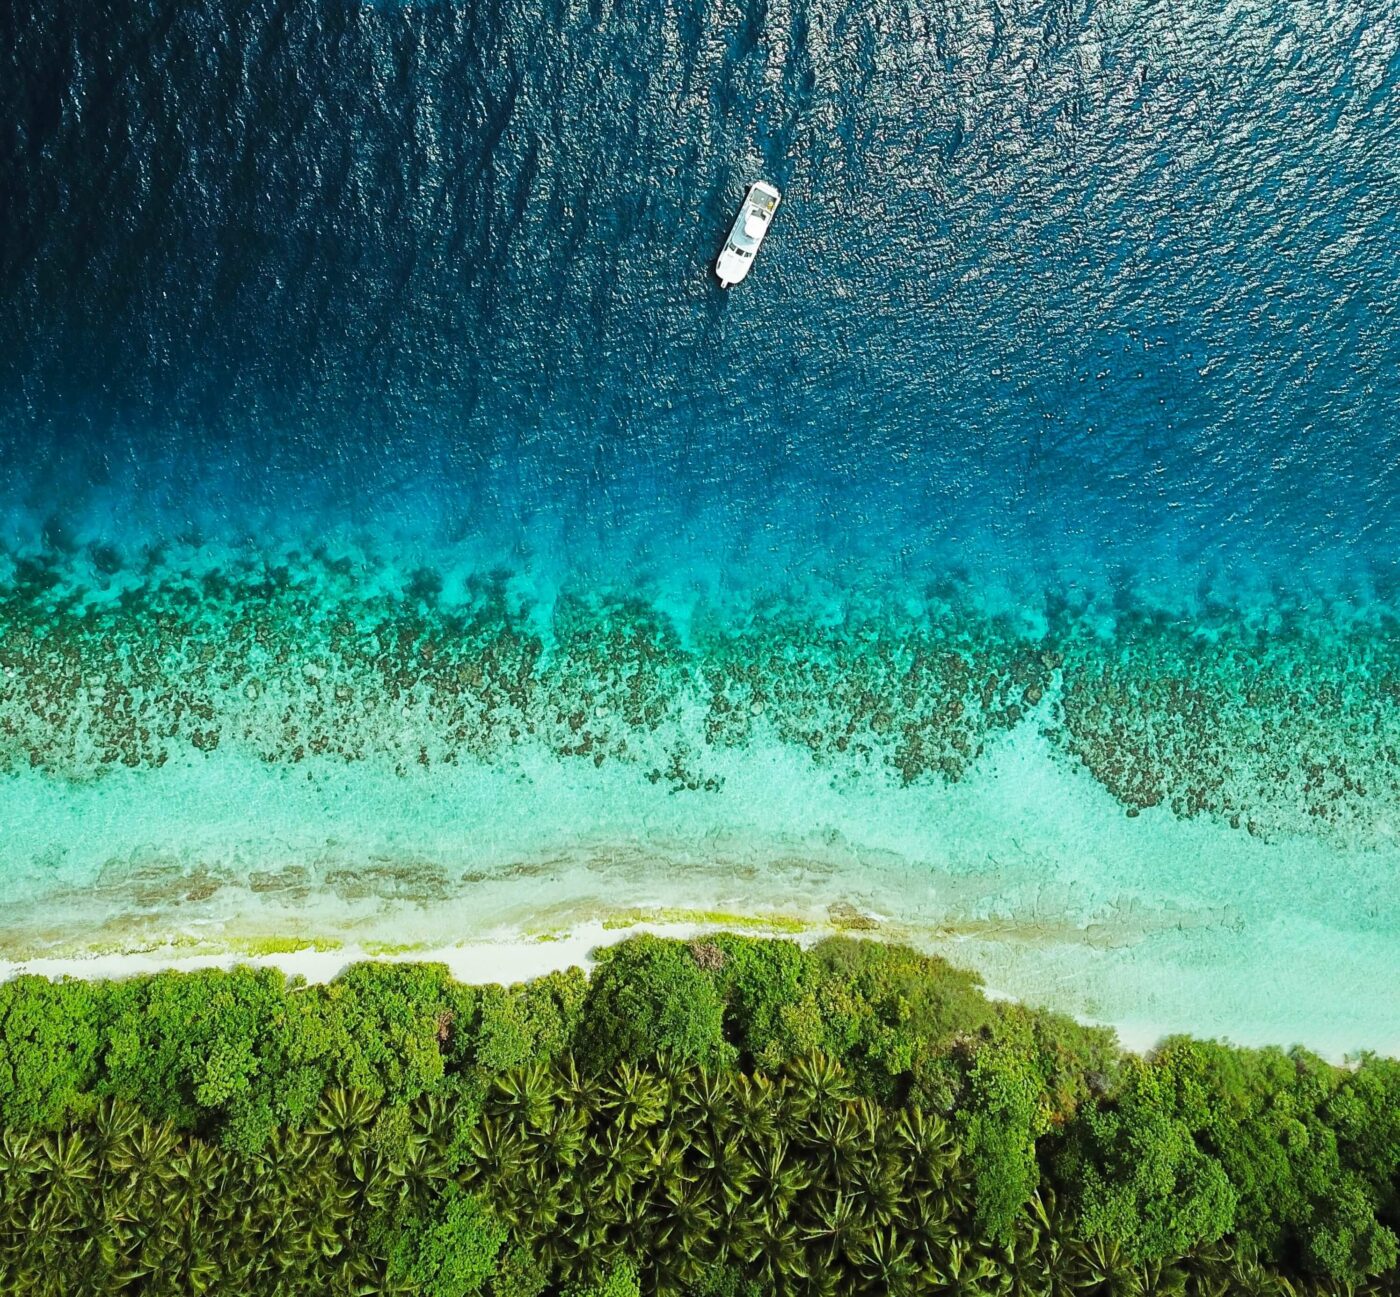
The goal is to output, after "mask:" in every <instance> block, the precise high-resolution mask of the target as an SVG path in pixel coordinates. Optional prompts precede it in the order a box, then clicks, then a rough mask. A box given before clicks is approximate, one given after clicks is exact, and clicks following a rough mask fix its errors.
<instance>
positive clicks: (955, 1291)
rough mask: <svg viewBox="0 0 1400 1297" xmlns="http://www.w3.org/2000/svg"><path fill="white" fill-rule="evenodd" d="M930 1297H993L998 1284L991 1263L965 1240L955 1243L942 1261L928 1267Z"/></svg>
mask: <svg viewBox="0 0 1400 1297" xmlns="http://www.w3.org/2000/svg"><path fill="white" fill-rule="evenodd" d="M922 1278H923V1282H924V1284H925V1291H926V1292H927V1293H928V1294H929V1297H991V1295H992V1294H993V1293H995V1291H996V1288H997V1286H998V1285H997V1284H996V1283H995V1278H996V1267H995V1266H994V1265H993V1264H992V1262H991V1260H990V1259H989V1258H988V1257H986V1256H985V1255H983V1254H982V1253H980V1252H977V1251H975V1250H974V1249H973V1247H972V1245H971V1244H969V1243H966V1242H963V1241H962V1240H961V1239H954V1240H953V1241H952V1242H951V1243H950V1244H949V1245H948V1247H947V1248H946V1249H945V1251H944V1253H943V1255H942V1257H940V1258H939V1260H938V1261H936V1262H933V1263H932V1264H930V1265H927V1266H925V1267H924V1272H923V1276H922Z"/></svg>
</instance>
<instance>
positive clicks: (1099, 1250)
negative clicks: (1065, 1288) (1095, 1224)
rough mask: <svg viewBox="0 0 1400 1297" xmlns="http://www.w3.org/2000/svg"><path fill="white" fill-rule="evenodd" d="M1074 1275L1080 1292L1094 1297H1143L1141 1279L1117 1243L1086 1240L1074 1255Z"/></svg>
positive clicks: (1097, 1237)
mask: <svg viewBox="0 0 1400 1297" xmlns="http://www.w3.org/2000/svg"><path fill="white" fill-rule="evenodd" d="M1073 1271H1074V1274H1075V1277H1076V1279H1077V1282H1078V1286H1079V1288H1080V1290H1081V1291H1082V1292H1084V1293H1086V1294H1091V1295H1092V1297H1141V1294H1142V1275H1141V1273H1140V1272H1139V1270H1138V1268H1137V1267H1136V1266H1135V1265H1134V1264H1133V1260H1132V1257H1131V1256H1129V1254H1128V1251H1127V1249H1126V1248H1124V1247H1123V1246H1122V1244H1120V1243H1119V1242H1117V1241H1116V1240H1115V1239H1106V1238H1103V1237H1101V1236H1098V1235H1096V1236H1094V1237H1093V1238H1090V1239H1088V1240H1086V1241H1085V1242H1084V1243H1083V1244H1082V1245H1081V1246H1079V1247H1078V1248H1076V1249H1075V1251H1074V1257H1073Z"/></svg>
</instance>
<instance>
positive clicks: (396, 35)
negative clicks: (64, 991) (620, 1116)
mask: <svg viewBox="0 0 1400 1297" xmlns="http://www.w3.org/2000/svg"><path fill="white" fill-rule="evenodd" d="M17 16H18V23H17V27H16V30H15V33H14V37H15V38H14V40H12V41H8V42H6V43H5V47H4V53H3V54H2V55H0V57H3V58H4V59H5V60H7V64H6V67H5V68H4V69H3V71H4V72H5V74H6V75H4V76H3V77H0V87H3V88H0V96H4V100H3V102H0V120H3V121H4V122H6V123H8V125H7V126H6V128H5V129H6V131H7V134H6V136H5V147H4V148H3V149H0V182H3V183H4V186H5V191H6V192H7V193H12V194H17V195H20V196H21V197H20V198H19V199H18V200H17V202H16V203H15V206H14V213H13V216H12V220H11V230H10V237H9V238H8V239H7V241H6V244H5V246H4V250H3V256H2V257H0V284H2V286H3V291H0V546H2V547H0V822H3V823H4V824H5V825H6V826H7V827H6V833H5V836H4V840H3V842H0V898H3V900H4V901H5V902H6V916H7V917H6V918H5V920H4V921H3V922H0V954H8V955H9V956H11V957H18V956H24V955H30V954H34V953H36V952H41V951H64V950H74V949H91V948H96V947H107V946H112V945H119V946H120V945H148V944H159V943H161V942H163V941H166V940H190V939H192V938H195V937H199V938H210V939H215V940H218V939H233V938H238V937H250V936H258V935H266V934H276V933H288V932H295V933H301V934H316V935H327V934H331V935H335V934H338V935H341V936H345V937H348V938H351V939H361V940H373V941H381V942H424V943H439V942H453V941H459V940H467V939H471V938H475V937H480V936H483V935H490V934H500V933H503V932H511V931H519V930H522V929H524V930H527V931H531V932H550V931H556V930H560V929H563V928H566V927H568V926H569V925H570V924H572V923H576V922H579V921H581V920H584V919H592V918H597V917H602V916H606V915H607V914H609V913H616V912H619V911H636V910H640V911H643V912H649V913H651V912H654V913H671V914H675V913H677V912H695V911H725V912H732V913H748V914H753V913H759V914H770V915H781V916H787V917H790V918H799V919H806V920H812V921H825V920H826V919H827V918H828V917H829V916H830V914H831V913H832V907H833V906H834V907H836V913H837V914H838V915H840V914H848V913H849V912H850V907H854V909H856V910H858V911H860V912H862V913H865V914H867V915H869V916H872V917H873V918H874V919H875V920H876V921H878V922H879V924H880V925H881V926H882V927H883V928H884V929H885V931H886V932H888V933H889V934H891V935H899V936H907V937H909V938H911V939H914V940H917V941H919V942H920V943H922V944H924V945H927V946H929V947H931V948H936V949H939V950H942V951H944V952H945V953H950V954H952V956H953V957H954V958H957V959H961V960H963V961H964V962H969V963H972V964H974V965H976V966H978V967H980V968H982V969H983V970H984V971H985V972H986V974H987V976H988V977H989V979H990V980H991V982H992V984H993V985H994V986H996V987H997V988H999V989H1002V990H1005V991H1007V992H1008V993H1014V994H1018V995H1024V996H1026V997H1028V998H1033V999H1037V1000H1040V1001H1044V1002H1047V1003H1052V1004H1054V1005H1056V1006H1058V1007H1062V1008H1066V1009H1071V1010H1073V1011H1076V1012H1080V1013H1083V1014H1087V1015H1091V1016H1095V1017H1099V1018H1102V1019H1105V1020H1109V1021H1113V1022H1116V1023H1119V1024H1121V1025H1122V1026H1123V1027H1124V1028H1125V1030H1129V1031H1131V1032H1132V1033H1134V1036H1135V1038H1137V1037H1141V1036H1144V1035H1148V1036H1150V1035H1151V1034H1152V1033H1153V1032H1154V1031H1157V1030H1165V1029H1172V1028H1177V1027H1184V1028H1189V1029H1193V1030H1198V1031H1206V1032H1212V1033H1216V1032H1218V1033H1225V1034H1230V1035H1232V1036H1234V1037H1235V1038H1237V1039H1243V1040H1293V1039H1303V1040H1307V1041H1308V1042H1309V1043H1312V1044H1315V1045H1318V1046H1321V1047H1325V1048H1327V1049H1329V1050H1331V1051H1333V1052H1341V1051H1343V1050H1346V1049H1349V1048H1355V1047H1360V1046H1367V1045H1370V1046H1385V1047H1391V1048H1395V1047H1400V1040H1397V1036H1396V1032H1397V1025H1396V1024H1397V1023H1400V999H1398V998H1397V993H1396V992H1395V990H1394V987H1395V986H1396V985H1397V983H1396V979H1395V977H1394V971H1395V969H1396V968H1397V967H1400V901H1397V899H1396V898H1397V897H1400V886H1398V884H1400V839H1397V831H1400V635H1397V617H1398V616H1400V572H1397V567H1396V562H1395V555H1396V554H1397V553H1400V509H1397V506H1396V504H1395V499H1396V490H1397V486H1400V367H1397V363H1396V362H1397V360H1400V332H1398V331H1397V328H1396V323H1395V318H1394V313H1393V306H1392V303H1393V301H1394V300H1395V296H1396V289H1397V288H1400V282H1397V281H1400V273H1397V269H1396V267H1397V262H1396V259H1395V257H1394V255H1393V245H1394V211H1395V206H1396V201H1397V199H1400V177H1398V176H1397V174H1396V171H1395V166H1394V161H1393V159H1394V158H1395V157H1396V156H1397V148H1396V146H1397V144H1400V139H1397V127H1396V122H1395V117H1394V114H1393V113H1390V112H1388V110H1387V105H1388V103H1389V101H1390V99H1392V98H1393V95H1394V91H1395V87H1396V82H1397V78H1398V77H1400V72H1397V68H1400V53H1398V51H1400V23H1397V21H1396V20H1395V18H1394V17H1393V16H1392V15H1390V14H1389V12H1388V11H1386V10H1385V9H1384V8H1383V7H1381V6H1361V7H1355V8H1353V9H1349V10H1347V12H1346V13H1345V14H1343V15H1340V16H1339V15H1338V14H1337V13H1336V12H1334V7H1333V6H1329V5H1326V4H1322V3H1311V2H1309V0H1288V2H1283V0H1258V2H1257V3H1250V4H1245V5H1239V6H1234V7H1232V8H1231V9H1229V10H1228V11H1222V12H1219V13H1216V12H1206V11H1205V10H1204V9H1202V10H1200V11H1196V10H1192V11H1191V12H1188V13H1185V14H1180V13H1172V14H1168V13H1166V12H1165V11H1159V10H1158V9H1157V7H1155V6H1152V5H1147V4H1141V3H1137V2H1136V0H1112V2H1111V3H1107V4H1096V5H1076V4H1070V5H1037V4H1021V5H1012V6H1005V5H996V6H994V5H981V4H973V5H971V6H967V5H960V6H956V7H948V6H943V5H939V4H916V5H914V6H913V7H912V8H911V7H908V6H905V7H901V8H890V7H889V6H884V5H879V4H877V5H874V6H866V7H862V8H860V9H853V10H847V9H843V8H840V7H839V6H830V5H823V4H805V3H793V4H776V3H773V4H768V5H764V6H753V7H742V6H740V7H727V6H703V7H702V6H693V5H671V6H659V7H656V8H654V9H652V10H648V11H647V12H646V13H645V14H644V15H640V16H639V15H637V14H631V15H629V14H627V13H625V12H622V11H616V12H614V11H605V10H604V9H603V8H601V7H588V6H575V5H567V4H542V5H541V4H533V5H532V4H524V3H520V4H498V5H488V6H471V7H469V8H468V7H463V8H457V7H453V6H451V5H434V6H428V7H425V8H398V7H394V6H364V5H361V6H345V5H340V4H334V5H332V4H324V5H320V4H314V3H302V2H295V3H279V4H271V3H264V4H255V5H251V6H239V7H236V8H235V7H223V6H216V5H191V6H180V7H175V6H172V5H167V4H163V3H150V4H148V5H146V6H144V7H141V8H133V9H130V10H124V11H122V12H120V13H111V14H102V15H98V14H95V13H94V14H88V15H86V16H82V17H80V18H79V19H77V20H75V22H74V23H73V24H72V25H71V32H70V30H69V27H67V26H64V27H63V28H62V30H60V26H59V20H58V19H57V18H56V17H53V16H51V15H50V14H48V13H47V12H45V11H43V10H41V9H40V8H39V7H38V6H34V7H32V8H31V9H29V10H24V9H23V8H22V9H21V10H20V11H19V13H18V15H17ZM758 175H766V176H769V177H770V178H773V179H775V180H776V181H777V182H778V183H780V184H781V185H782V186H783V187H784V191H785V202H784V206H783V208H782V209H781V212H780V215H779V218H778V222H777V224H776V226H775V229H774V231H773V234H772V237H771V240H770V241H769V243H768V244H767V245H766V246H765V248H764V251H763V254H762V257H761V259H760V261H759V262H758V263H757V264H756V266H755V269H754V271H753V274H752V275H751V276H750V279H749V280H748V281H747V282H746V283H745V285H744V286H743V287H742V289H740V290H737V291H735V292H733V293H730V294H728V295H725V294H723V293H721V291H720V290H719V289H718V288H717V287H716V286H715V284H714V282H713V279H712V277H710V276H709V274H708V269H707V267H708V264H709V262H710V261H711V260H712V258H713V255H714V253H715V251H716V250H717V247H718V245H719V242H720V241H722V237H723V233H724V230H725V229H726V228H727V222H728V220H729V219H730V218H731V216H732V211H733V209H734V208H735V206H736V204H737V202H738V201H739V198H740V197H741V195H742V192H743V186H744V184H745V183H746V182H747V181H748V180H750V179H752V178H755V177H757V176H758Z"/></svg>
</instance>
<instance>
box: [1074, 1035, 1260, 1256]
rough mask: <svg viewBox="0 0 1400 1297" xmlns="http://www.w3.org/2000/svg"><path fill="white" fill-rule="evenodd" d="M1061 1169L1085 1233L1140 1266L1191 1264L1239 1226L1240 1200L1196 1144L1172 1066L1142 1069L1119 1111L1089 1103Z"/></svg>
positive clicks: (1127, 1085) (1133, 1068) (1129, 1078)
mask: <svg viewBox="0 0 1400 1297" xmlns="http://www.w3.org/2000/svg"><path fill="white" fill-rule="evenodd" d="M1058 1169H1059V1175H1060V1177H1061V1179H1062V1180H1063V1181H1064V1183H1065V1184H1066V1186H1067V1187H1068V1188H1069V1190H1070V1193H1071V1195H1072V1198H1073V1200H1074V1203H1075V1205H1076V1207H1077V1209H1078V1214H1079V1220H1080V1224H1081V1226H1082V1228H1083V1229H1084V1232H1085V1233H1086V1234H1088V1235H1091V1236H1099V1237H1102V1238H1104V1239H1107V1240H1109V1241H1111V1242H1113V1243H1117V1244H1119V1245H1121V1246H1122V1247H1123V1248H1124V1249H1126V1251H1127V1252H1128V1253H1129V1255H1131V1256H1132V1257H1134V1258H1135V1259H1137V1260H1139V1261H1152V1260H1158V1259H1162V1258H1166V1257H1173V1256H1183V1255H1185V1254H1186V1253H1188V1252H1190V1251H1191V1250H1192V1249H1194V1248H1197V1247H1199V1246H1201V1245H1202V1244H1205V1243H1211V1242H1214V1241H1215V1240H1216V1239H1219V1238H1221V1237H1222V1236H1224V1235H1225V1234H1227V1233H1228V1232H1229V1231H1230V1230H1231V1229H1232V1228H1233V1226H1234V1223H1235V1212H1236V1207H1237V1205H1238V1194H1237V1193H1236V1191H1235V1189H1234V1187H1233V1186H1232V1185H1231V1183H1230V1181H1229V1178H1228V1177H1227V1176H1226V1174H1225V1169H1224V1168H1223V1167H1222V1166H1221V1165H1220V1163H1219V1161H1217V1160H1216V1159H1215V1158H1214V1157H1211V1156H1209V1155H1208V1154H1206V1153H1204V1152H1203V1151H1202V1150H1201V1148H1200V1147H1199V1146H1198V1145H1197V1143H1196V1139H1195V1136H1194V1134H1193V1132H1192V1129H1191V1125H1190V1124H1189V1123H1188V1122H1187V1121H1186V1120H1184V1119H1183V1115H1182V1106H1181V1105H1180V1104H1179V1103H1178V1101H1177V1095H1176V1093H1175V1087H1174V1085H1173V1077H1172V1075H1171V1072H1170V1069H1169V1068H1168V1067H1165V1066H1160V1065H1156V1066H1154V1065H1153V1064H1149V1063H1144V1062H1140V1061H1134V1062H1132V1063H1131V1064H1130V1065H1129V1066H1128V1068H1127V1071H1126V1078H1125V1082H1124V1085H1123V1087H1122V1089H1121V1090H1120V1092H1119V1094H1118V1096H1117V1099H1116V1100H1115V1101H1114V1102H1112V1103H1110V1104H1099V1103H1091V1104H1086V1105H1085V1106H1084V1107H1083V1108H1082V1109H1081V1110H1080V1112H1079V1114H1078V1116H1077V1117H1076V1118H1075V1120H1074V1122H1073V1123H1072V1125H1071V1126H1070V1128H1069V1131H1068V1142H1067V1145H1066V1147H1065V1149H1064V1151H1063V1153H1062V1155H1061V1156H1060V1158H1059V1168H1058Z"/></svg>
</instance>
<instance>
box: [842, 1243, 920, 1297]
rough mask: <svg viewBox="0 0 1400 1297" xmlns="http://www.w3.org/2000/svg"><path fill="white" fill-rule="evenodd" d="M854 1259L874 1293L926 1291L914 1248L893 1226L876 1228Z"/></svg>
mask: <svg viewBox="0 0 1400 1297" xmlns="http://www.w3.org/2000/svg"><path fill="white" fill-rule="evenodd" d="M854 1260H855V1270H856V1273H857V1275H858V1276H859V1277H860V1282H861V1284H862V1287H863V1289H864V1291H865V1292H868V1293H869V1294H870V1295H871V1297H886V1295H888V1297H913V1294H916V1293H922V1291H923V1283H924V1275H923V1273H922V1271H921V1267H920V1266H919V1264H918V1262H917V1261H916V1260H915V1259H914V1251H913V1249H912V1248H911V1247H910V1245H909V1243H908V1240H906V1239H901V1238H900V1237H899V1235H898V1233H897V1232H896V1231H895V1230H893V1229H891V1228H889V1227H885V1228H883V1229H877V1230H875V1231H873V1232H872V1233H871V1235H870V1236H869V1238H868V1239H867V1241H866V1243H865V1244H864V1246H863V1247H861V1249H860V1250H859V1252H858V1253H857V1255H856V1257H855V1258H854Z"/></svg>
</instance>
